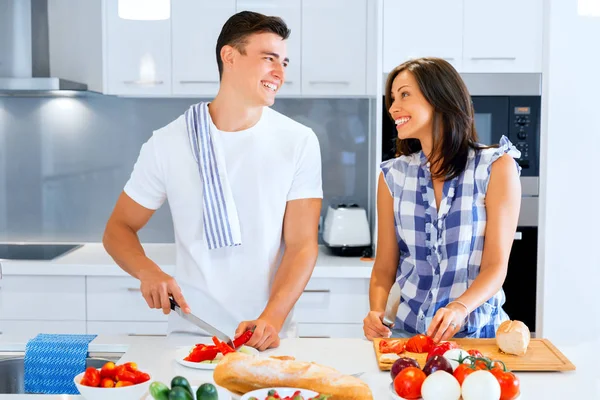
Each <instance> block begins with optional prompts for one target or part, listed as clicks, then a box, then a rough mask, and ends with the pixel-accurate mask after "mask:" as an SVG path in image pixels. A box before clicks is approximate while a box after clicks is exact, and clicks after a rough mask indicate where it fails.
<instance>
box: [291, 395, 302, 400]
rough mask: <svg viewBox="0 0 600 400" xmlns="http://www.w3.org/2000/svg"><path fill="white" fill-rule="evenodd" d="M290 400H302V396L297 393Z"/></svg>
mask: <svg viewBox="0 0 600 400" xmlns="http://www.w3.org/2000/svg"><path fill="white" fill-rule="evenodd" d="M292 400H304V397H302V396H300V395H299V394H297V395H296V396H294V398H293V399H292Z"/></svg>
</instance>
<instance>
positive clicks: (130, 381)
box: [80, 361, 150, 388]
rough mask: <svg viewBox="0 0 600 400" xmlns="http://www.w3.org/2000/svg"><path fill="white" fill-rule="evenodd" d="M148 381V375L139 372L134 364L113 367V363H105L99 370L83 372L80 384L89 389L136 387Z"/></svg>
mask: <svg viewBox="0 0 600 400" xmlns="http://www.w3.org/2000/svg"><path fill="white" fill-rule="evenodd" d="M149 380H150V375H148V374H147V373H145V372H143V371H140V370H139V369H138V366H137V364H136V363H134V362H128V363H125V364H122V365H115V363H114V362H112V361H110V362H107V363H106V364H104V365H103V366H102V368H101V369H99V370H98V369H96V368H93V367H89V368H87V369H86V370H85V373H84V374H83V377H82V378H81V382H80V384H82V385H83V386H91V387H103V388H113V387H117V388H118V387H124V386H132V385H137V384H138V383H143V382H146V381H149Z"/></svg>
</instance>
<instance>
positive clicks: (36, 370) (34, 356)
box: [24, 333, 97, 394]
mask: <svg viewBox="0 0 600 400" xmlns="http://www.w3.org/2000/svg"><path fill="white" fill-rule="evenodd" d="M96 336H97V335H49V334H42V333H41V334H39V335H37V336H36V337H35V338H33V339H31V340H30V341H29V342H28V343H27V346H26V347H25V377H24V378H25V393H31V394H33V393H36V394H79V391H78V390H77V387H76V386H75V383H74V382H73V378H75V376H76V375H77V374H80V373H82V372H83V371H85V360H86V358H87V356H88V345H89V343H90V342H91V341H92V340H94V338H96Z"/></svg>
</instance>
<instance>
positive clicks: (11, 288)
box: [0, 267, 86, 323]
mask: <svg viewBox="0 0 600 400" xmlns="http://www.w3.org/2000/svg"><path fill="white" fill-rule="evenodd" d="M49 268H50V267H49ZM85 319H86V315H85V278H84V277H80V276H14V275H11V276H4V277H3V279H1V280H0V320H11V321H15V320H24V321H83V322H84V323H85Z"/></svg>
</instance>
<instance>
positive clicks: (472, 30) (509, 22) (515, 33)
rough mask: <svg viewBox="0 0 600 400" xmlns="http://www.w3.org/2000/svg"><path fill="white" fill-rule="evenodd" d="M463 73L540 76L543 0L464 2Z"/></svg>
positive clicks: (470, 0) (472, 0)
mask: <svg viewBox="0 0 600 400" xmlns="http://www.w3.org/2000/svg"><path fill="white" fill-rule="evenodd" d="M464 4H465V24H464V39H463V70H464V71H465V72H541V71H542V32H543V20H542V18H543V12H542V10H543V0H527V1H522V0H504V1H481V0H464Z"/></svg>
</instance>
